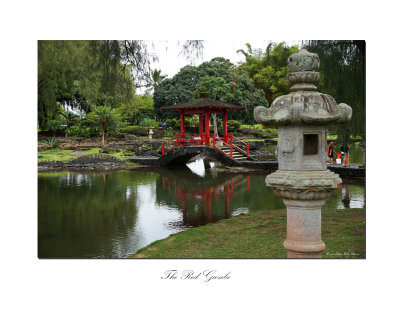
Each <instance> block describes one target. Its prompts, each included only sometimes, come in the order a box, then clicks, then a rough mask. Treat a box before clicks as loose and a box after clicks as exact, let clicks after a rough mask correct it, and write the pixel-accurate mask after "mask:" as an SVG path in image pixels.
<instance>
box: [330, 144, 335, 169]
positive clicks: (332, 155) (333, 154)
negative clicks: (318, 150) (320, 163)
mask: <svg viewBox="0 0 400 320" xmlns="http://www.w3.org/2000/svg"><path fill="white" fill-rule="evenodd" d="M334 146H335V142H331V143H330V144H329V146H328V157H329V164H333V158H334V156H335V152H334V150H333V148H334Z"/></svg>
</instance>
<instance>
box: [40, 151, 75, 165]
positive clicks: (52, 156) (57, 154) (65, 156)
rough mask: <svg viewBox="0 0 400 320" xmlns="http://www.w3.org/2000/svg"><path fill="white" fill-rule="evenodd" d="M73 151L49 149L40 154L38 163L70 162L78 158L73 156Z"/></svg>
mask: <svg viewBox="0 0 400 320" xmlns="http://www.w3.org/2000/svg"><path fill="white" fill-rule="evenodd" d="M72 152H73V150H60V149H49V150H45V151H39V152H38V162H42V161H63V162H68V161H71V160H72V159H76V157H74V156H71V153H72Z"/></svg>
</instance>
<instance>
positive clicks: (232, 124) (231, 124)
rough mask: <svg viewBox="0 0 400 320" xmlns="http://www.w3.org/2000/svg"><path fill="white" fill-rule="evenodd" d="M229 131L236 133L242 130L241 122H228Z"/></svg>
mask: <svg viewBox="0 0 400 320" xmlns="http://www.w3.org/2000/svg"><path fill="white" fill-rule="evenodd" d="M227 124H228V130H229V131H234V130H238V129H240V126H241V125H242V124H241V123H240V122H239V121H236V120H228V123H227Z"/></svg>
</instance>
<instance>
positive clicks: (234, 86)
mask: <svg viewBox="0 0 400 320" xmlns="http://www.w3.org/2000/svg"><path fill="white" fill-rule="evenodd" d="M204 91H205V92H207V93H208V96H209V97H210V98H212V99H217V100H222V101H225V102H229V103H232V104H237V105H240V106H244V107H246V108H247V112H246V111H242V110H235V111H232V112H230V113H228V117H229V119H237V120H241V121H243V122H246V123H254V117H253V110H254V107H256V106H258V105H263V106H268V102H267V100H266V99H265V94H264V92H263V91H262V90H257V89H255V88H254V82H253V80H251V79H250V78H249V76H248V75H247V74H246V73H245V72H243V71H242V70H240V69H235V68H234V65H233V64H232V63H231V62H230V61H229V60H228V59H225V58H220V57H217V58H214V59H212V60H211V61H206V62H204V63H202V64H201V65H199V66H198V67H194V66H185V67H183V68H182V69H181V70H180V71H179V72H178V73H177V74H176V75H175V76H174V77H172V78H171V79H170V78H167V79H165V80H164V81H163V82H162V83H161V84H160V85H159V86H157V87H156V89H155V90H154V95H153V98H154V109H155V112H156V115H157V117H159V118H161V119H168V118H176V113H175V112H173V111H168V112H166V111H163V112H160V110H159V109H160V108H161V107H165V106H171V105H174V104H176V103H179V102H184V101H189V100H192V99H197V98H199V97H200V92H204Z"/></svg>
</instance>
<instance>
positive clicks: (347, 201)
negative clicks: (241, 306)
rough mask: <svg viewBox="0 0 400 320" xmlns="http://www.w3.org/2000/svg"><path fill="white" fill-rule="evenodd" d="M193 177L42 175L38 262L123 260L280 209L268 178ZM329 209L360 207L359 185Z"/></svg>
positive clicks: (145, 172)
mask: <svg viewBox="0 0 400 320" xmlns="http://www.w3.org/2000/svg"><path fill="white" fill-rule="evenodd" d="M201 166H202V163H201ZM192 170H193V171H191V170H190V169H189V168H175V169H140V170H131V171H118V172H113V173H112V172H102V173H76V172H62V173H39V177H38V256H39V258H124V257H127V256H129V255H131V254H133V253H135V252H136V251H137V250H138V249H140V248H142V247H144V246H146V245H148V244H150V243H151V242H153V241H155V240H159V239H163V238H166V237H168V235H170V234H172V233H176V232H179V231H182V230H185V229H187V228H191V227H196V226H200V225H205V224H207V223H210V222H215V221H218V220H220V219H226V218H229V217H232V216H236V215H238V214H241V213H244V214H245V213H248V212H253V211H258V210H268V209H277V208H284V205H283V203H282V200H281V199H279V198H277V197H276V196H275V194H274V193H273V192H272V190H271V189H269V188H267V187H266V186H265V176H266V174H263V173H246V174H227V173H216V172H209V171H205V170H204V168H203V170H201V169H199V164H198V163H195V164H193V166H192ZM326 206H327V207H330V208H337V209H342V208H349V207H350V208H363V207H365V186H364V184H362V183H361V184H360V183H355V182H349V183H346V182H345V183H344V184H343V186H342V188H341V189H338V190H336V191H335V194H334V196H333V197H332V198H330V199H328V200H327V202H326ZM339 212H340V211H339ZM339 214H340V213H339Z"/></svg>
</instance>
